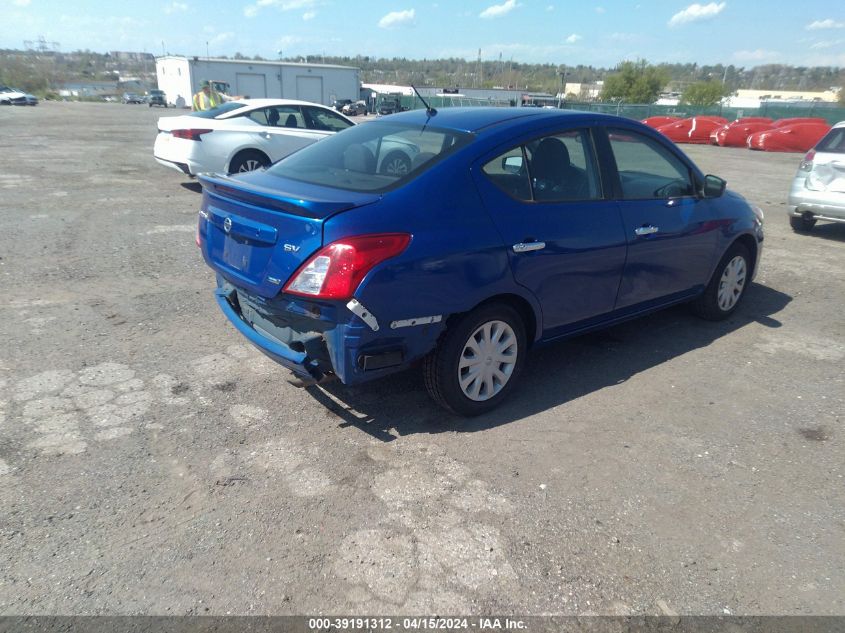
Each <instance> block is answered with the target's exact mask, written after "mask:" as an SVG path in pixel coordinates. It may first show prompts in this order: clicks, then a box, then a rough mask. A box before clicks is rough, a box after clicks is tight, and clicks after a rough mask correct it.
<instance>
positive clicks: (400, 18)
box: [378, 9, 417, 29]
mask: <svg viewBox="0 0 845 633" xmlns="http://www.w3.org/2000/svg"><path fill="white" fill-rule="evenodd" d="M416 17H417V12H416V11H415V10H414V9H407V10H406V11H391V12H390V13H388V14H387V15H385V16H384V17H383V18H382V19H381V20H379V21H378V25H379V26H380V27H381V28H383V29H392V28H395V27H397V26H406V25H408V24H411V23H412V22H413V21H414V18H416Z"/></svg>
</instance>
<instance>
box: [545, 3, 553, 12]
mask: <svg viewBox="0 0 845 633" xmlns="http://www.w3.org/2000/svg"><path fill="white" fill-rule="evenodd" d="M554 10H555V5H553V4H550V5H548V6H547V7H546V11H554Z"/></svg>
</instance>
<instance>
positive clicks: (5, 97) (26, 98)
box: [0, 86, 38, 106]
mask: <svg viewBox="0 0 845 633" xmlns="http://www.w3.org/2000/svg"><path fill="white" fill-rule="evenodd" d="M0 105H28V106H36V105H38V97H36V96H34V95H31V94H29V93H28V92H24V91H23V90H18V89H17V88H12V87H11V86H0Z"/></svg>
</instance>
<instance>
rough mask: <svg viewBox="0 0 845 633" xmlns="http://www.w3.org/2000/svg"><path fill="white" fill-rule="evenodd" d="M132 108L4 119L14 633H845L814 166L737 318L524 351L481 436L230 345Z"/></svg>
mask: <svg viewBox="0 0 845 633" xmlns="http://www.w3.org/2000/svg"><path fill="white" fill-rule="evenodd" d="M165 114H173V112H172V111H171V112H170V113H166V112H164V111H162V110H157V109H156V110H154V109H149V108H147V107H145V106H128V105H120V104H84V103H51V102H47V103H43V104H41V105H39V106H38V107H36V108H2V109H0V150H2V151H0V196H1V197H0V199H2V204H0V221H2V230H0V280H2V296H3V299H2V301H0V341H2V344H1V345H0V543H2V547H0V614H4V615H13V614H104V613H108V614H173V615H181V614H229V613H231V614H305V613H308V614H316V613H333V614H365V613H368V614H421V613H425V614H431V613H435V612H436V613H439V614H449V613H451V614H490V613H500V614H501V613H514V614H522V615H536V614H545V613H556V614H587V613H600V614H661V613H663V614H672V613H678V614H723V613H731V614H791V615H797V614H845V479H843V475H845V468H844V467H845V460H843V455H845V452H843V441H845V433H843V431H845V429H843V424H842V423H843V419H842V416H843V411H845V403H843V400H844V399H845V384H843V366H845V344H844V343H845V318H843V313H845V305H843V304H845V265H844V264H845V225H838V226H837V225H829V224H828V225H818V226H817V227H816V229H815V231H814V232H813V233H812V234H810V235H796V234H794V233H792V231H791V230H790V229H789V226H788V223H787V220H786V217H785V214H784V211H785V202H786V195H787V190H788V187H789V182H790V179H791V178H792V176H793V174H794V171H795V168H796V166H797V163H798V160H799V158H800V156H799V155H796V154H764V153H753V152H750V151H747V150H740V149H736V150H734V149H725V148H715V147H707V146H695V147H689V148H688V153H689V154H690V155H691V156H692V157H693V158H694V159H695V160H696V161H697V162H698V164H699V165H700V166H701V167H702V168H703V169H704V170H705V171H706V172H708V173H715V174H719V175H721V176H723V177H725V178H726V179H727V180H728V181H729V187H731V188H733V189H735V190H737V191H739V192H740V193H742V194H744V195H745V196H746V197H748V198H749V199H750V200H751V201H753V202H755V203H756V204H758V205H759V206H761V207H762V208H763V209H764V211H765V213H766V233H767V237H766V242H765V251H764V258H763V263H762V268H761V270H760V273H759V275H758V277H757V280H756V283H755V284H754V285H753V286H752V287H751V288H750V290H749V292H748V295H747V297H746V301H745V303H744V305H743V306H742V307H741V309H740V310H739V311H738V313H737V314H736V315H735V316H734V317H733V318H732V319H731V320H729V321H727V322H724V323H719V324H714V323H708V322H703V321H700V320H697V319H695V318H694V317H692V316H690V315H689V314H688V313H687V311H686V310H685V309H684V308H677V309H671V310H667V311H664V312H661V313H659V314H655V315H653V316H650V317H648V318H644V319H641V320H638V321H634V322H630V323H627V324H625V325H622V326H618V327H614V328H612V329H610V330H607V331H604V332H602V333H598V334H594V335H590V336H585V337H582V338H578V339H575V340H572V341H569V342H566V343H562V344H559V345H555V346H552V347H548V348H545V349H542V350H538V351H536V352H535V353H533V354H532V356H531V358H530V362H529V366H528V368H527V371H526V373H525V375H524V378H523V381H522V383H521V386H520V388H519V389H518V391H517V392H516V393H515V394H514V397H513V398H512V399H511V400H510V401H509V402H508V403H507V404H506V405H505V406H503V407H502V408H500V409H499V410H497V411H495V412H493V413H491V414H489V415H486V416H483V417H480V418H477V419H473V420H471V421H466V420H459V419H454V418H449V417H447V416H445V414H444V413H443V412H442V411H441V410H440V409H438V408H437V407H436V406H435V405H433V404H432V403H431V402H430V401H429V399H428V397H427V396H426V393H425V391H424V387H423V385H422V380H421V377H420V375H419V373H418V372H417V371H409V372H406V373H404V374H401V375H398V376H396V377H393V378H391V379H388V380H384V381H381V382H377V383H373V384H370V385H367V386H364V387H358V388H355V389H344V388H341V387H338V386H332V387H331V388H330V389H328V390H320V389H313V388H312V389H310V390H301V389H297V388H295V387H293V386H291V385H289V384H288V383H287V382H286V378H287V372H286V371H285V370H283V369H282V368H281V367H278V366H276V365H274V364H273V363H271V362H270V361H268V360H266V359H265V358H264V357H263V356H262V355H261V354H259V353H258V352H257V351H255V350H254V349H253V348H251V347H250V346H249V345H248V344H246V343H245V341H244V339H243V338H241V337H240V336H239V335H238V334H237V333H236V332H235V330H234V329H233V328H232V327H231V326H230V325H228V324H227V322H226V320H225V318H224V317H223V315H222V314H221V313H220V312H219V310H218V309H217V307H216V305H215V302H214V300H213V297H212V288H213V285H214V284H213V278H212V274H211V272H210V270H209V269H208V268H207V267H206V266H205V264H204V263H203V262H202V260H201V257H200V255H199V253H198V251H197V248H196V247H195V246H194V243H193V240H194V227H195V217H196V212H197V208H198V204H199V201H200V195H199V190H198V188H197V186H196V185H195V184H194V183H192V182H190V181H188V180H187V179H186V178H184V177H182V176H181V175H180V174H178V173H176V172H175V171H171V170H168V169H165V168H163V167H161V166H159V165H158V164H156V163H155V162H154V161H153V159H152V146H153V141H154V137H155V134H156V119H157V117H158V116H162V115H165Z"/></svg>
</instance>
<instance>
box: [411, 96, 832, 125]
mask: <svg viewBox="0 0 845 633" xmlns="http://www.w3.org/2000/svg"><path fill="white" fill-rule="evenodd" d="M426 101H428V102H429V104H430V105H431V106H432V107H433V108H448V107H480V106H494V107H509V106H514V105H516V104H515V103H513V102H510V101H506V100H492V99H473V98H470V97H464V96H460V95H443V96H439V95H438V96H436V97H426ZM401 102H402V107H404V108H407V109H409V110H415V109H418V108H423V107H425V106H424V105H423V104H422V101H420V99H419V98H418V97H416V96H412V97H402V98H401ZM561 108H563V109H565V110H582V111H586V112H601V113H602V114H615V115H618V116H623V117H627V118H629V119H637V120H638V121H641V120H642V119H646V118H648V117H650V116H658V115H665V116H676V117H680V118H682V119H683V118H687V117H691V116H703V115H711V116H721V117H725V118H726V119H728V120H729V121H733V120H734V119H741V118H742V117H744V116H761V117H769V118H771V119H775V120H777V119H786V118H792V117H817V118H821V119H825V120H826V121H827V122H828V123H830V124H831V125H832V124H834V123H838V122H839V121H845V108H843V107H831V106H829V105H827V104H824V105H819V104H817V103H809V104H798V103H788V104H771V103H765V102H764V103H763V104H761V106H760V107H759V108H726V107H723V106H712V107H699V106H691V105H676V106H664V105H653V104H641V103H621V102H620V103H594V102H574V101H565V102H563V103H562V104H561Z"/></svg>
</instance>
